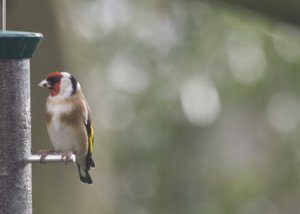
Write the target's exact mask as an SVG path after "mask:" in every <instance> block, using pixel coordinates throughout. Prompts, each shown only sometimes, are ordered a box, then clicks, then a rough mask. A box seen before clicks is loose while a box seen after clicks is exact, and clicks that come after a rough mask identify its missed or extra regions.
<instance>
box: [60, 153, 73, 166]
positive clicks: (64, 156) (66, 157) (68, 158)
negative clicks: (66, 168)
mask: <svg viewBox="0 0 300 214" xmlns="http://www.w3.org/2000/svg"><path fill="white" fill-rule="evenodd" d="M73 155H74V152H72V151H67V152H64V153H62V155H61V160H64V161H65V165H68V162H69V161H73V158H72V156H73Z"/></svg>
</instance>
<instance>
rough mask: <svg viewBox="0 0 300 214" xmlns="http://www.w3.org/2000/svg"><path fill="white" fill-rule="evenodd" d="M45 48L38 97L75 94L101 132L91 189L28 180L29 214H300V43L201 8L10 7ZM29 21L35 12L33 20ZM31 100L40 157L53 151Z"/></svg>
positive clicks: (63, 177) (279, 26) (270, 24)
mask: <svg viewBox="0 0 300 214" xmlns="http://www.w3.org/2000/svg"><path fill="white" fill-rule="evenodd" d="M10 8H11V9H10V10H9V12H10V14H11V15H10V16H9V17H11V20H12V21H11V26H13V27H16V28H17V30H20V29H21V30H26V31H37V32H41V33H43V34H44V36H45V39H44V41H43V42H42V44H41V46H40V49H39V50H38V51H37V53H36V56H35V57H34V58H33V59H32V71H31V72H32V80H33V83H32V85H35V84H36V82H38V80H40V79H42V78H44V76H45V75H47V74H48V73H49V72H50V71H52V70H56V69H58V70H67V71H70V72H71V73H73V74H74V75H75V76H76V77H77V79H79V80H80V82H81V85H82V87H83V90H84V92H85V94H86V97H87V100H88V101H89V103H90V106H91V109H92V112H93V117H94V125H95V133H96V136H95V146H94V154H93V156H94V159H95V161H96V169H95V170H93V171H92V173H91V174H92V177H93V180H94V185H93V186H87V185H82V184H81V183H80V182H79V178H78V175H77V169H76V167H75V166H73V165H72V166H69V167H66V166H64V165H46V166H41V165H36V166H34V167H33V206H34V213H44V214H47V213H57V214H58V213H95V214H96V213H97V214H98V213H103V214H119V213H120V214H121V213H122V214H133V213H138V214H151V213H153V214H154V213H155V214H167V213H172V214H176V213H178V214H182V213H186V214H198V213H205V214H219V213H228V214H232V213H246V214H250V213H265V214H276V213H298V212H300V206H299V200H300V189H299V184H300V183H299V172H300V171H299V160H300V142H299V139H300V136H299V130H300V127H299V123H300V84H299V83H300V73H299V66H300V60H299V58H300V31H299V29H297V28H295V27H293V26H290V25H288V24H284V23H278V22H275V21H271V20H266V19H265V18H262V17H260V16H258V15H257V14H253V13H250V12H249V11H245V10H241V9H240V10H239V9H232V8H229V7H225V6H224V5H223V6H220V5H214V4H210V3H207V2H200V1H170V0H169V1H168V0H164V1H159V0H154V1H145V0H144V1H128V0H122V1H117V0H93V1H92V0H89V1H79V0H72V1H71V0H64V1H33V0H32V1H26V2H25V1H24V2H21V1H12V3H10ZM31 8H34V9H33V10H32V9H31ZM45 97H46V92H45V91H40V89H37V88H36V87H32V100H33V103H32V109H33V112H32V113H33V114H32V116H33V150H34V151H37V150H39V149H44V148H47V147H50V146H51V145H50V143H49V140H48V137H47V134H46V129H45V126H44V118H43V111H44V110H43V108H44V101H45Z"/></svg>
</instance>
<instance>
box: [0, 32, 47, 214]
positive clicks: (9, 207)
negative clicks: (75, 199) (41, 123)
mask: <svg viewBox="0 0 300 214" xmlns="http://www.w3.org/2000/svg"><path fill="white" fill-rule="evenodd" d="M41 39H42V35H41V34H37V33H28V32H15V31H0V214H21V213H22V214H31V213H32V176H31V164H26V160H27V157H28V156H30V153H31V116H30V61H29V59H30V58H31V56H32V54H33V53H34V51H35V49H36V47H37V45H38V43H39V41H40V40H41Z"/></svg>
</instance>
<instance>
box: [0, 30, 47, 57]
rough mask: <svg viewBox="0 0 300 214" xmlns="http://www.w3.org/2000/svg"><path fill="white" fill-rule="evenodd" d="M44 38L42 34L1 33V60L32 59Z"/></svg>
mask: <svg viewBox="0 0 300 214" xmlns="http://www.w3.org/2000/svg"><path fill="white" fill-rule="evenodd" d="M42 38H43V35H42V34H40V33H31V32H20V31H0V58H10V59H12V58H31V57H32V55H33V53H34V52H35V50H36V48H37V46H38V45H39V42H40V41H41V39H42Z"/></svg>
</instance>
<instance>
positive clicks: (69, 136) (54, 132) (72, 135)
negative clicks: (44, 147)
mask: <svg viewBox="0 0 300 214" xmlns="http://www.w3.org/2000/svg"><path fill="white" fill-rule="evenodd" d="M71 110H72V105H70V104H66V103H64V104H58V103H52V102H48V103H47V111H48V112H49V113H50V114H51V115H52V117H51V121H50V123H49V124H48V125H47V129H48V134H49V137H50V140H51V142H52V144H53V147H54V149H55V150H56V151H58V152H67V151H75V150H76V145H77V141H78V140H79V139H77V134H76V131H75V130H74V128H72V126H67V125H66V124H64V123H62V122H61V119H60V118H61V114H64V113H68V112H70V111H71Z"/></svg>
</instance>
